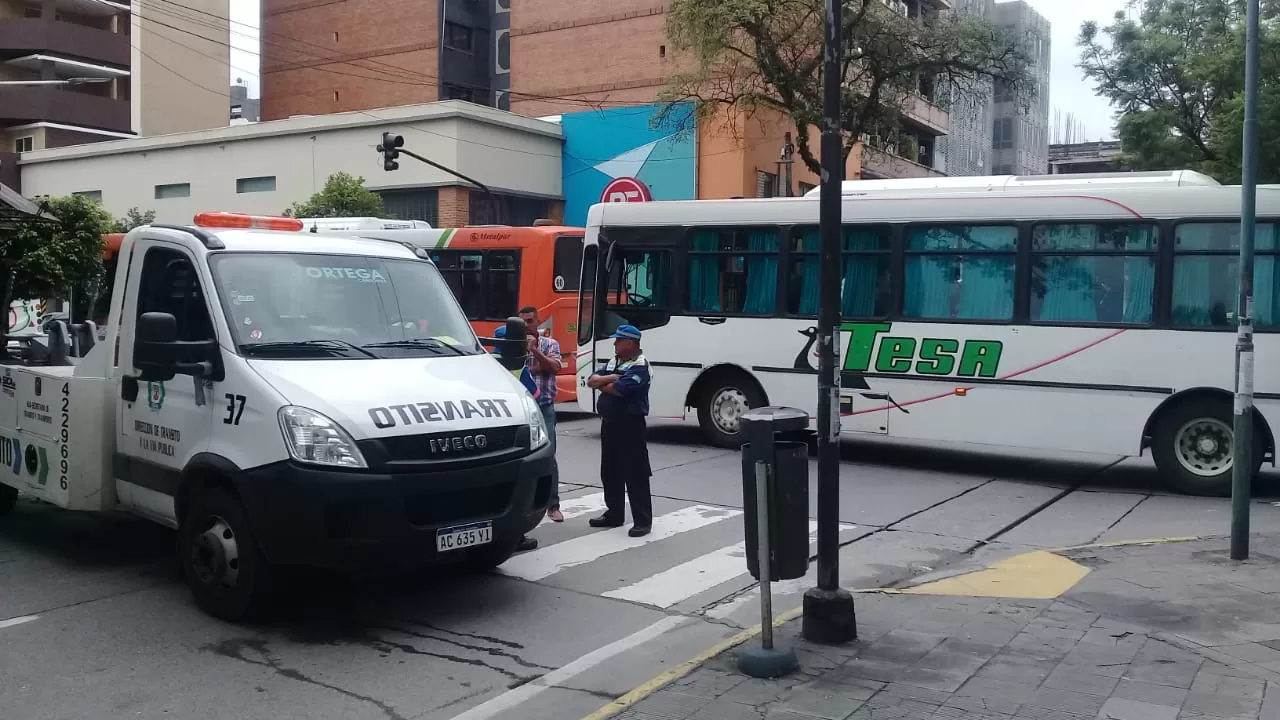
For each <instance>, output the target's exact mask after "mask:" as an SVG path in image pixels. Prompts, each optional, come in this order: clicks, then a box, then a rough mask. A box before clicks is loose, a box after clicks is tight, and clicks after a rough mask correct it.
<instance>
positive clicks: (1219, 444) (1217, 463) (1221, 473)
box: [1151, 397, 1266, 497]
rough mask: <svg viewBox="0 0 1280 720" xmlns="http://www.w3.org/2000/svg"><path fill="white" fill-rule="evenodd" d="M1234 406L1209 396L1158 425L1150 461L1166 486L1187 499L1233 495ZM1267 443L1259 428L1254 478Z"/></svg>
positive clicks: (1163, 416)
mask: <svg viewBox="0 0 1280 720" xmlns="http://www.w3.org/2000/svg"><path fill="white" fill-rule="evenodd" d="M1232 423H1233V417H1232V412H1231V402H1230V401H1229V400H1227V399H1225V398H1217V397H1205V398H1196V399H1193V400H1189V401H1186V402H1181V403H1178V404H1177V405H1174V406H1173V407H1171V408H1169V409H1167V410H1166V411H1164V412H1163V413H1162V414H1161V416H1160V418H1159V419H1158V420H1157V421H1156V427H1155V433H1154V437H1153V438H1152V443H1151V445H1152V447H1151V449H1152V452H1151V454H1152V457H1153V459H1154V460H1155V462H1156V468H1157V469H1158V470H1159V471H1160V475H1161V476H1162V478H1163V480H1164V482H1165V484H1167V485H1168V486H1169V487H1171V488H1172V489H1174V490H1177V491H1178V492H1182V493H1186V494H1188V495H1208V496H1215V497H1226V496H1228V495H1230V494H1231V474H1232V470H1233V468H1234V464H1235V463H1234V461H1233V458H1232V452H1231V446H1232V442H1233V438H1234V433H1233V431H1232ZM1265 451H1266V438H1265V435H1264V433H1263V432H1262V429H1261V428H1260V427H1258V425H1257V424H1256V423H1255V425H1254V437H1253V453H1254V458H1253V460H1252V461H1251V463H1250V464H1251V466H1252V469H1253V473H1254V476H1255V477H1256V475H1257V472H1258V470H1259V469H1261V467H1262V460H1263V456H1264V454H1265Z"/></svg>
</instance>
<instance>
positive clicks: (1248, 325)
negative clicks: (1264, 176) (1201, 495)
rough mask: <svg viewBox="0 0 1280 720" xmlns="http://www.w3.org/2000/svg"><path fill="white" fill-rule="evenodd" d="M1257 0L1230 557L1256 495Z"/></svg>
mask: <svg viewBox="0 0 1280 720" xmlns="http://www.w3.org/2000/svg"><path fill="white" fill-rule="evenodd" d="M1258 2H1259V0H1249V9H1248V13H1247V17H1246V21H1247V24H1248V26H1247V27H1248V29H1247V31H1246V35H1245V45H1244V92H1245V95H1244V148H1243V150H1244V152H1243V155H1242V161H1243V162H1242V164H1241V165H1242V167H1241V170H1242V175H1243V177H1242V178H1241V179H1240V186H1241V192H1242V194H1243V195H1242V197H1241V198H1240V298H1239V302H1238V305H1237V308H1236V315H1237V320H1236V402H1235V422H1234V423H1233V427H1232V436H1233V438H1232V447H1231V458H1232V462H1231V559H1232V560H1245V559H1247V558H1248V557H1249V501H1250V500H1251V499H1252V497H1253V475H1254V469H1255V467H1256V464H1255V463H1254V462H1253V458H1254V452H1255V451H1254V448H1253V241H1254V233H1255V230H1256V226H1257V217H1258Z"/></svg>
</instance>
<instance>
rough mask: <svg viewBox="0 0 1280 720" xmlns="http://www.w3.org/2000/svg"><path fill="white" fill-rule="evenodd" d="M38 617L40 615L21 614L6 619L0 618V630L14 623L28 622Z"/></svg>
mask: <svg viewBox="0 0 1280 720" xmlns="http://www.w3.org/2000/svg"><path fill="white" fill-rule="evenodd" d="M39 617H40V616H39V615H23V616H21V617H16V618H9V619H8V620H0V630H3V629H5V628H10V627H13V626H14V625H21V624H23V623H29V622H31V621H32V620H36V619H38V618H39Z"/></svg>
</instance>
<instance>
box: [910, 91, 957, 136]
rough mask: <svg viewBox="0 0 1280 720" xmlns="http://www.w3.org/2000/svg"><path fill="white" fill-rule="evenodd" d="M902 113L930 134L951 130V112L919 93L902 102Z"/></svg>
mask: <svg viewBox="0 0 1280 720" xmlns="http://www.w3.org/2000/svg"><path fill="white" fill-rule="evenodd" d="M902 114H903V115H904V116H905V118H906V119H907V120H909V121H911V122H912V123H914V124H915V125H918V126H920V128H921V129H923V130H925V131H926V132H927V133H928V134H929V135H933V136H935V137H936V136H939V135H947V134H949V133H950V132H951V114H950V113H948V112H947V111H946V110H943V109H942V108H940V107H938V106H937V105H934V104H933V103H931V102H929V101H928V100H925V99H924V98H923V97H921V96H919V95H911V96H910V97H908V98H907V99H906V100H905V101H904V102H903V103H902Z"/></svg>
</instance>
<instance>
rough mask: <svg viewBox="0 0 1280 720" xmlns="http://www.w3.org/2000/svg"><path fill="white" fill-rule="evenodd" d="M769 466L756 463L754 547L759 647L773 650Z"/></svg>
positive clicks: (760, 462) (759, 462) (758, 461)
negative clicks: (756, 553) (756, 554)
mask: <svg viewBox="0 0 1280 720" xmlns="http://www.w3.org/2000/svg"><path fill="white" fill-rule="evenodd" d="M770 545H771V543H770V542H769V466H768V465H767V464H766V463H764V462H762V461H760V460H757V461H756V547H757V548H759V552H760V556H759V557H760V645H761V647H763V648H764V649H765V650H772V649H773V586H772V583H773V563H772V562H770V561H771V560H772V558H770V557H769V548H770Z"/></svg>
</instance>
